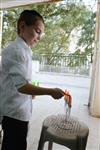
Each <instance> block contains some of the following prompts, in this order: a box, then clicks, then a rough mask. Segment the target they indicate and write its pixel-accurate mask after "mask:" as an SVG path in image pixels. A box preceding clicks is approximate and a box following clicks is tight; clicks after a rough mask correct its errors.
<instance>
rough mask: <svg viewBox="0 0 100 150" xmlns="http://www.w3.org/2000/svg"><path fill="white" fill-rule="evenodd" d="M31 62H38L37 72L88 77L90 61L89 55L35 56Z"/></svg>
mask: <svg viewBox="0 0 100 150" xmlns="http://www.w3.org/2000/svg"><path fill="white" fill-rule="evenodd" d="M33 60H38V61H39V71H41V72H42V71H43V72H56V73H66V74H78V75H86V76H89V74H90V67H91V60H92V59H91V55H88V56H85V55H72V54H71V55H67V56H66V55H61V54H57V55H56V54H37V55H34V56H33Z"/></svg>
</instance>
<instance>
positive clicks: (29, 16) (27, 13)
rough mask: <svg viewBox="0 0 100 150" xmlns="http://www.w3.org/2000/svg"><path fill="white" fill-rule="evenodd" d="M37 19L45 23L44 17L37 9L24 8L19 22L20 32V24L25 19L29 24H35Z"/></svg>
mask: <svg viewBox="0 0 100 150" xmlns="http://www.w3.org/2000/svg"><path fill="white" fill-rule="evenodd" d="M37 20H41V21H42V22H43V23H44V19H43V17H42V16H41V15H40V14H39V13H38V12H37V11H35V10H24V11H23V12H22V13H21V14H20V17H19V19H18V22H17V32H18V34H19V33H20V30H19V24H20V22H21V21H24V22H25V24H26V25H27V26H31V25H33V24H34V23H35V22H36V21H37Z"/></svg>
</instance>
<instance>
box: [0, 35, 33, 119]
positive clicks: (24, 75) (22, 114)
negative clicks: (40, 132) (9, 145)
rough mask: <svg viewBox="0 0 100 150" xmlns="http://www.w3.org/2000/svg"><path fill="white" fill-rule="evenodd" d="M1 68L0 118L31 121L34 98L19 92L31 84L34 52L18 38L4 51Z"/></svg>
mask: <svg viewBox="0 0 100 150" xmlns="http://www.w3.org/2000/svg"><path fill="white" fill-rule="evenodd" d="M1 59H2V60H1V67H0V116H9V117H12V118H15V119H18V120H22V121H29V120H30V117H31V114H32V96H31V95H26V94H22V93H20V92H18V90H17V89H18V88H19V87H22V86H23V85H25V84H26V83H27V82H31V75H32V51H31V49H30V48H29V46H28V45H27V44H26V43H25V42H24V40H23V39H21V38H20V37H18V38H17V39H16V40H15V42H12V43H11V44H10V45H8V47H7V48H6V49H4V50H3V51H2V58H1Z"/></svg>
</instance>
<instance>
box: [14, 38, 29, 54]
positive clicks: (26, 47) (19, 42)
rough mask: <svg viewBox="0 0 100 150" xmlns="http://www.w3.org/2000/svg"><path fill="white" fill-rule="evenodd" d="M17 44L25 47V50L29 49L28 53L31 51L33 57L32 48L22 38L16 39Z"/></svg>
mask: <svg viewBox="0 0 100 150" xmlns="http://www.w3.org/2000/svg"><path fill="white" fill-rule="evenodd" d="M16 42H17V43H18V44H19V45H21V47H23V48H24V49H27V50H28V51H30V53H31V55H32V49H31V48H30V46H28V44H27V43H26V42H25V41H24V40H23V39H22V38H21V37H19V36H18V37H17V38H16Z"/></svg>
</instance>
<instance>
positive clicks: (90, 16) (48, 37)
mask: <svg viewBox="0 0 100 150" xmlns="http://www.w3.org/2000/svg"><path fill="white" fill-rule="evenodd" d="M80 1H81V0H80ZM80 1H79V0H74V1H73V0H70V1H69V0H68V1H67V2H65V3H60V4H59V5H57V4H56V3H53V4H42V5H31V6H29V7H26V8H25V7H24V8H16V9H12V10H8V11H4V25H3V42H2V45H3V47H5V46H6V45H7V43H8V41H11V40H14V39H15V37H16V20H17V19H18V16H19V14H20V12H21V11H22V10H23V9H27V8H29V9H35V10H37V11H39V12H40V13H41V14H42V15H43V16H44V19H45V26H46V29H45V36H44V37H43V39H42V40H41V42H40V43H39V44H38V45H37V46H36V47H35V48H34V49H33V51H34V53H39V54H40V53H42V54H44V53H48V54H51V57H50V58H52V53H53V54H57V55H60V54H61V53H63V54H68V51H69V44H70V36H71V33H72V31H73V30H81V35H80V37H79V41H78V44H77V51H76V52H75V53H77V54H80V53H81V49H80V47H84V54H86V55H87V54H90V53H92V51H93V46H92V45H93V42H94V27H95V13H93V12H92V10H90V9H88V8H87V7H86V6H85V5H84V4H83V3H82V2H80ZM9 35H10V36H9ZM87 51H88V52H87ZM51 60H52V59H51Z"/></svg>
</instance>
